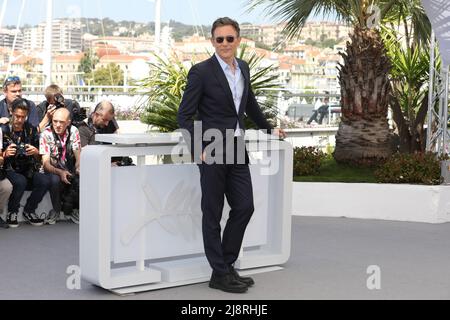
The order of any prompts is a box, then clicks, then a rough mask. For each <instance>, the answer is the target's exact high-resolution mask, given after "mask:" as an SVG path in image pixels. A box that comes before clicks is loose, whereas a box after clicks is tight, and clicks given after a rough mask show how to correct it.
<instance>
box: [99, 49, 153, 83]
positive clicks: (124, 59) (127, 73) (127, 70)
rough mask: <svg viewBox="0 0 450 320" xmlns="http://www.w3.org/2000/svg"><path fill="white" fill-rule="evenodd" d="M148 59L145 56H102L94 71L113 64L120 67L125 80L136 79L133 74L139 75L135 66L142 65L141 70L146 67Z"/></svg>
mask: <svg viewBox="0 0 450 320" xmlns="http://www.w3.org/2000/svg"><path fill="white" fill-rule="evenodd" d="M149 60H150V59H149V57H146V56H130V55H122V54H119V55H104V56H102V57H101V58H100V59H99V62H98V63H97V65H96V66H95V69H96V70H97V69H98V68H102V67H107V66H108V65H109V64H111V63H113V64H116V65H118V66H119V67H120V69H121V70H122V71H123V74H124V77H125V79H129V78H138V77H137V75H135V74H134V72H137V73H139V70H136V68H135V64H140V65H142V64H143V65H144V66H143V68H145V67H147V65H146V64H145V63H146V62H148V61H149Z"/></svg>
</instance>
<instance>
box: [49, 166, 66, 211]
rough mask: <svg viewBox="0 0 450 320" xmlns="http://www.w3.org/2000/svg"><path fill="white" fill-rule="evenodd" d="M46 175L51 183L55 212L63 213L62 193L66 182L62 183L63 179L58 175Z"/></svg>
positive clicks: (51, 195) (51, 196) (50, 190)
mask: <svg viewBox="0 0 450 320" xmlns="http://www.w3.org/2000/svg"><path fill="white" fill-rule="evenodd" d="M45 175H46V176H47V177H48V179H49V182H50V187H49V192H50V199H51V200H52V207H53V210H55V211H56V212H61V192H62V190H63V188H64V186H63V184H64V182H62V181H61V178H60V177H59V176H58V175H57V174H53V173H48V172H47V173H45Z"/></svg>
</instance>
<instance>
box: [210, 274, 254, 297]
mask: <svg viewBox="0 0 450 320" xmlns="http://www.w3.org/2000/svg"><path fill="white" fill-rule="evenodd" d="M209 287H210V288H214V289H219V290H222V291H225V292H231V293H244V292H247V289H248V287H247V285H246V284H245V283H243V282H240V281H238V280H236V278H235V277H234V276H233V275H232V274H231V273H228V274H225V275H223V276H218V275H215V274H214V273H213V275H212V276H211V280H210V281H209Z"/></svg>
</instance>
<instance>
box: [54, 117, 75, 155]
mask: <svg viewBox="0 0 450 320" xmlns="http://www.w3.org/2000/svg"><path fill="white" fill-rule="evenodd" d="M50 128H51V130H52V134H53V139H55V144H56V147H57V148H58V160H59V161H60V162H63V161H62V156H63V153H64V148H65V150H66V157H65V161H66V162H67V160H68V158H69V157H73V152H72V145H71V141H70V135H71V129H72V126H71V125H69V126H68V127H67V128H66V130H67V137H66V141H65V146H63V143H62V141H61V138H60V137H59V135H58V134H57V133H56V132H55V129H54V128H53V125H51V126H50Z"/></svg>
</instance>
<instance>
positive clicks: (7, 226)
mask: <svg viewBox="0 0 450 320" xmlns="http://www.w3.org/2000/svg"><path fill="white" fill-rule="evenodd" d="M0 228H5V229H8V228H9V225H8V224H7V223H6V222H5V221H3V219H2V218H1V217H0Z"/></svg>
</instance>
